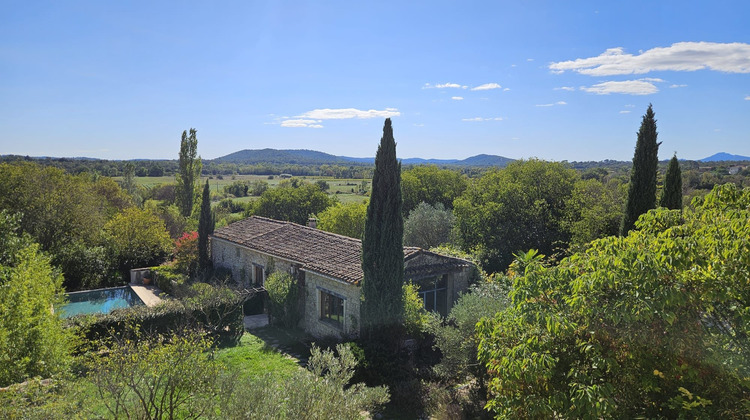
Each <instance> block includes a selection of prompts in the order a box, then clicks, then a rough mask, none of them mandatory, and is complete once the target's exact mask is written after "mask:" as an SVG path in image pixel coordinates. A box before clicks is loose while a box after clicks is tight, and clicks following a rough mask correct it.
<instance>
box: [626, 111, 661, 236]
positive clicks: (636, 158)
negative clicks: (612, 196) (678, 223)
mask: <svg viewBox="0 0 750 420" xmlns="http://www.w3.org/2000/svg"><path fill="white" fill-rule="evenodd" d="M658 135H659V133H657V132H656V119H655V118H654V111H653V109H652V107H651V104H649V105H648V109H647V110H646V114H644V115H643V120H642V121H641V128H640V129H639V130H638V140H637V141H636V143H635V154H634V155H633V169H632V170H631V171H630V184H629V185H628V200H627V203H626V205H625V216H624V217H623V219H622V224H621V225H620V235H621V236H626V235H627V234H628V232H629V231H630V230H631V229H633V227H634V226H635V221H636V220H638V217H639V216H640V215H642V214H643V213H646V212H647V211H649V210H651V209H653V208H655V207H656V173H657V166H658V164H659V145H660V144H661V143H657V142H656V137H657V136H658Z"/></svg>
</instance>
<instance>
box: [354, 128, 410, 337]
mask: <svg viewBox="0 0 750 420" xmlns="http://www.w3.org/2000/svg"><path fill="white" fill-rule="evenodd" d="M402 205H403V201H402V197H401V163H400V162H398V161H397V160H396V141H395V140H394V139H393V128H392V127H391V119H390V118H387V119H386V120H385V125H384V126H383V137H382V138H381V139H380V145H379V146H378V151H377V154H376V155H375V174H374V175H373V178H372V191H371V196H370V204H369V205H368V207H367V219H366V221H365V233H364V237H363V239H362V271H363V272H364V283H363V285H362V295H363V297H364V301H363V302H362V306H361V310H360V315H361V316H360V321H361V325H362V332H363V336H364V337H365V338H368V339H371V340H372V339H374V338H376V337H379V336H381V335H384V334H381V333H385V332H386V331H388V332H389V333H390V334H393V332H394V331H399V329H400V326H401V324H402V319H403V311H404V305H403V295H402V287H403V283H404V248H403V236H404V220H403V217H402V215H401V207H402Z"/></svg>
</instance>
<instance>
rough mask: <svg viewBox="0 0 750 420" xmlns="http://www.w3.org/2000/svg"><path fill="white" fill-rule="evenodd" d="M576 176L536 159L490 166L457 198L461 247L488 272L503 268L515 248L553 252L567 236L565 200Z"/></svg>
mask: <svg viewBox="0 0 750 420" xmlns="http://www.w3.org/2000/svg"><path fill="white" fill-rule="evenodd" d="M575 181H576V172H575V171H574V170H573V169H570V168H568V167H567V166H566V165H565V164H563V163H554V162H544V161H540V160H533V159H532V160H528V161H515V162H513V163H511V164H509V165H508V166H507V167H506V168H505V169H502V170H493V171H490V172H487V173H486V174H484V175H483V176H482V177H481V178H480V179H478V180H477V181H476V182H475V183H473V184H472V185H470V186H469V188H468V189H467V190H466V192H465V193H464V194H463V195H462V196H461V197H459V198H457V199H456V201H455V203H454V207H455V208H454V212H455V215H456V228H457V231H458V241H459V243H460V245H461V247H462V248H463V249H464V250H466V251H473V252H476V253H477V255H478V257H479V259H480V262H481V264H482V266H483V267H484V268H485V270H487V271H489V272H500V271H503V270H505V269H506V268H507V267H508V265H510V263H511V261H512V260H513V254H514V253H516V252H520V251H525V250H528V249H531V248H536V249H539V250H540V251H541V252H542V253H545V254H546V255H552V254H554V253H555V252H556V251H557V246H559V245H562V246H564V244H566V243H567V241H568V238H569V233H568V231H567V229H566V226H565V215H566V202H567V201H568V199H569V198H570V196H571V194H572V191H573V186H574V184H575Z"/></svg>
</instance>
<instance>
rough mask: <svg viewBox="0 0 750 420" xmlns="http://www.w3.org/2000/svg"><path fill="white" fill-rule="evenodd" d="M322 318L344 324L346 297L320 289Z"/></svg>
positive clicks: (338, 324)
mask: <svg viewBox="0 0 750 420" xmlns="http://www.w3.org/2000/svg"><path fill="white" fill-rule="evenodd" d="M320 319H321V320H323V321H326V322H330V323H333V324H336V326H338V327H343V326H344V299H343V298H341V297H340V296H337V295H335V294H333V293H331V292H328V291H325V290H321V291H320Z"/></svg>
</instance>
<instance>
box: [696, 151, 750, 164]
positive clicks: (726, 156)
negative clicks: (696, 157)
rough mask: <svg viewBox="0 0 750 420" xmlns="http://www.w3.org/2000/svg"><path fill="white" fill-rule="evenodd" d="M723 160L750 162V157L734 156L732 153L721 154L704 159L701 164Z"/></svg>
mask: <svg viewBox="0 0 750 420" xmlns="http://www.w3.org/2000/svg"><path fill="white" fill-rule="evenodd" d="M722 160H730V161H731V160H750V157H748V156H740V155H733V154H731V153H725V152H720V153H717V154H715V155H711V156H709V157H706V158H703V159H701V160H700V161H701V162H719V161H722Z"/></svg>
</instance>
